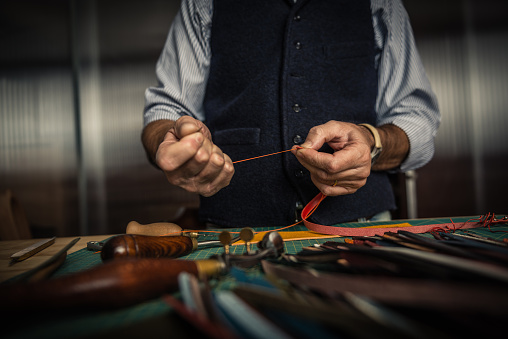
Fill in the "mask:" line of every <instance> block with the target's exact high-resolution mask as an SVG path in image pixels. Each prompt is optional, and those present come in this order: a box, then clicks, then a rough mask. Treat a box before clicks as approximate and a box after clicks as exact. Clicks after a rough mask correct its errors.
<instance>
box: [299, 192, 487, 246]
mask: <svg viewBox="0 0 508 339" xmlns="http://www.w3.org/2000/svg"><path fill="white" fill-rule="evenodd" d="M325 198H326V195H324V194H323V193H321V192H319V193H318V194H317V195H316V196H315V197H314V198H313V199H312V200H311V201H310V202H309V203H308V204H307V206H305V207H304V209H303V210H302V220H303V222H304V225H305V226H306V227H307V228H308V229H309V230H311V231H314V232H318V233H322V234H331V235H341V236H344V237H353V236H374V235H383V234H384V233H385V232H397V231H399V230H404V231H407V232H411V233H426V232H430V231H432V230H434V229H436V228H442V229H444V228H448V229H456V228H460V229H469V228H476V227H480V226H481V223H479V222H476V221H475V222H465V223H460V227H457V225H455V224H453V223H445V224H431V225H420V226H405V225H404V226H402V227H401V225H378V226H367V227H340V226H325V225H320V224H316V223H313V222H310V221H309V220H307V218H308V217H310V215H311V214H312V213H313V212H314V211H315V210H316V208H317V207H318V206H319V204H320V203H321V201H323V200H324V199H325Z"/></svg>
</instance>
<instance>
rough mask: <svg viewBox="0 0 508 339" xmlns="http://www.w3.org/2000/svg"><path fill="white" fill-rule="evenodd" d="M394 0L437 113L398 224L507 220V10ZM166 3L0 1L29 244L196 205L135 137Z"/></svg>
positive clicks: (7, 174) (166, 20)
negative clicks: (401, 8)
mask: <svg viewBox="0 0 508 339" xmlns="http://www.w3.org/2000/svg"><path fill="white" fill-rule="evenodd" d="M403 2H404V5H405V6H406V9H407V11H408V13H409V16H410V18H411V21H412V25H413V30H414V33H415V38H416V42H417V46H418V49H419V51H420V54H421V58H422V60H423V63H424V66H425V68H426V70H427V74H428V77H429V79H430V81H431V83H432V85H433V88H434V90H435V92H436V94H437V97H438V100H439V105H440V108H441V112H442V125H441V128H440V130H439V133H438V136H437V139H436V154H435V157H434V159H433V160H432V161H431V162H430V163H429V164H428V165H427V166H425V167H424V168H422V169H419V170H417V171H416V172H415V173H414V175H413V179H414V181H410V182H412V183H415V187H416V190H414V191H413V192H414V196H413V197H414V198H415V199H413V202H416V208H415V209H414V210H412V211H411V213H409V214H410V215H409V216H410V217H420V218H427V217H447V216H459V215H460V216H469V215H471V216H475V215H476V216H477V215H480V214H485V213H487V212H494V213H497V214H503V213H507V208H508V206H507V204H506V203H507V201H508V199H507V192H508V180H507V179H506V176H505V173H506V172H507V170H506V169H507V168H508V166H507V165H508V134H507V133H506V129H507V128H508V114H506V109H507V108H508V62H507V60H508V20H506V17H507V14H508V4H507V3H506V2H504V1H497V0H481V1H476V0H448V1H438V0H428V1H419V0H405V1H403ZM178 7H179V1H178V0H166V1H163V0H144V1H133V0H122V1H120V0H102V1H97V0H45V1H40V0H2V1H1V2H0V51H1V52H0V192H5V191H6V190H10V191H11V192H12V194H13V195H14V196H15V198H16V199H17V201H18V203H19V205H20V206H22V209H23V210H24V213H25V214H26V217H27V219H28V222H29V224H30V228H31V230H32V235H33V236H34V237H42V236H47V235H53V234H54V235H58V236H71V235H93V234H111V233H123V232H125V227H126V225H127V223H128V222H129V221H131V220H136V221H138V222H140V223H151V222H159V221H174V220H180V219H179V218H181V217H182V213H183V211H185V210H189V209H195V208H197V207H198V203H199V202H198V199H197V197H196V196H195V195H192V194H189V193H186V192H184V191H182V190H180V189H178V188H175V187H172V186H170V185H169V184H168V183H167V182H166V180H165V178H164V176H163V175H162V173H161V172H159V171H158V170H156V169H155V168H153V167H152V166H151V165H150V164H149V163H148V161H147V159H146V156H145V154H144V151H143V148H142V145H141V142H140V135H141V128H142V110H143V105H144V96H143V95H144V90H145V89H146V87H148V86H151V85H154V84H156V78H155V63H156V61H157V59H158V57H159V54H160V52H161V49H162V46H163V44H164V41H165V39H166V35H167V33H168V30H169V27H170V25H171V21H172V19H173V17H174V16H175V14H176V12H177V10H178ZM393 179H394V184H395V185H396V187H397V190H398V191H399V196H400V199H401V200H400V209H399V210H398V211H397V212H396V214H395V217H397V218H407V217H408V206H407V203H406V200H405V192H406V190H405V188H406V186H405V183H406V178H405V177H404V176H396V177H394V178H393ZM191 226H192V225H191ZM0 227H1V226H0Z"/></svg>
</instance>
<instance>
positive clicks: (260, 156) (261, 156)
mask: <svg viewBox="0 0 508 339" xmlns="http://www.w3.org/2000/svg"><path fill="white" fill-rule="evenodd" d="M296 148H297V149H301V148H303V147H301V146H296ZM291 150H293V149H292V148H290V149H287V150H285V151H280V152H275V153H270V154H265V155H259V156H257V157H253V158H247V159H243V160H237V161H233V164H237V163H239V162H244V161H249V160H254V159H259V158H264V157H269V156H270V155H275V154H280V153H285V152H289V151H291Z"/></svg>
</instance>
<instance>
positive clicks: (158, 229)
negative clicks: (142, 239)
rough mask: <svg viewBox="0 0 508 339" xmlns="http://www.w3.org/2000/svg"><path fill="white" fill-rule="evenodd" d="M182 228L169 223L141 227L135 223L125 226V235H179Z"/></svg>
mask: <svg viewBox="0 0 508 339" xmlns="http://www.w3.org/2000/svg"><path fill="white" fill-rule="evenodd" d="M181 232H182V228H181V227H180V226H178V225H177V224H173V223H170V222H157V223H153V224H146V225H142V224H140V223H138V222H136V221H131V222H129V223H128V224H127V229H126V230H125V233H126V234H140V235H154V236H155V235H161V236H166V235H181Z"/></svg>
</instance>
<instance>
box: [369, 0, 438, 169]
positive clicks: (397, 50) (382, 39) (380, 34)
mask: <svg viewBox="0 0 508 339" xmlns="http://www.w3.org/2000/svg"><path fill="white" fill-rule="evenodd" d="M371 7H372V12H373V24H374V32H375V42H376V47H377V49H378V51H379V52H378V54H377V56H376V63H377V64H378V65H379V67H378V86H379V88H378V96H377V100H376V112H377V116H378V120H377V125H378V126H379V125H385V124H393V125H395V126H398V127H399V128H401V129H402V130H403V131H404V132H405V133H406V135H407V136H408V138H409V143H410V150H409V155H408V157H407V158H406V160H405V161H404V162H403V163H402V164H401V166H400V171H402V172H405V171H408V170H413V169H417V168H419V167H422V166H423V165H425V164H426V163H428V162H429V161H430V159H431V158H432V156H433V155H434V138H435V136H436V133H437V129H438V127H439V124H440V121H441V115H440V112H439V108H438V104H437V99H436V96H435V94H434V92H433V91H432V88H431V86H430V83H429V80H428V79H427V76H426V74H425V70H424V67H423V65H422V62H421V60H420V56H419V54H418V51H417V48H416V44H415V41H414V36H413V32H412V28H411V25H410V23H409V17H408V15H407V13H406V10H405V9H404V7H403V5H402V3H401V2H400V0H397V1H392V0H384V1H380V0H372V1H371Z"/></svg>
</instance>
